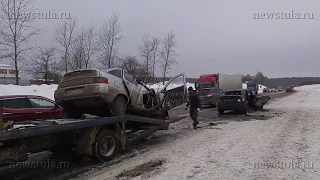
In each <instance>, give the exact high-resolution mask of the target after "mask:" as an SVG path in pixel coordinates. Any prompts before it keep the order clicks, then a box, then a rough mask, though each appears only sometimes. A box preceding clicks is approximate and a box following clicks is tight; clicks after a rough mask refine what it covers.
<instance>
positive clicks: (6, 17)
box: [0, 0, 40, 84]
mask: <svg viewBox="0 0 320 180" xmlns="http://www.w3.org/2000/svg"><path fill="white" fill-rule="evenodd" d="M0 3H1V4H0V45H1V46H3V47H4V50H5V51H6V55H4V57H9V59H11V60H12V61H13V64H14V68H15V76H16V84H19V70H20V69H21V66H20V63H23V62H24V57H25V56H24V55H25V53H26V52H27V51H29V50H31V49H32V48H31V47H30V46H29V45H28V43H29V42H30V40H31V39H32V38H33V37H34V36H36V35H37V34H39V33H40V31H39V30H38V29H37V28H35V27H33V26H32V19H31V18H30V16H28V15H29V14H31V13H33V12H34V9H33V0H1V1H0Z"/></svg>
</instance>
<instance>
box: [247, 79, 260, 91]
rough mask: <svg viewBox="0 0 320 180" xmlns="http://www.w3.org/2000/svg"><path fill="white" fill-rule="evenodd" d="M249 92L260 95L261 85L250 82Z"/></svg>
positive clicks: (248, 85) (248, 84)
mask: <svg viewBox="0 0 320 180" xmlns="http://www.w3.org/2000/svg"><path fill="white" fill-rule="evenodd" d="M247 90H248V91H252V92H254V93H255V94H258V91H259V84H258V83H256V82H248V83H247Z"/></svg>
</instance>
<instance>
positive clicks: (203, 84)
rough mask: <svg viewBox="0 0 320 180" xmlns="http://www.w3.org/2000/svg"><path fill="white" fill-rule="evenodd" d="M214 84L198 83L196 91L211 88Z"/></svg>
mask: <svg viewBox="0 0 320 180" xmlns="http://www.w3.org/2000/svg"><path fill="white" fill-rule="evenodd" d="M212 84H213V83H212V82H197V83H195V86H196V89H201V88H210V87H213V85H212Z"/></svg>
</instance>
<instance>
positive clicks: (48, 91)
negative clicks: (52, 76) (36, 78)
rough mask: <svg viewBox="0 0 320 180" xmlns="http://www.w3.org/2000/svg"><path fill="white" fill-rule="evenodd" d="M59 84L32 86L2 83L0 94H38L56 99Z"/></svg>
mask: <svg viewBox="0 0 320 180" xmlns="http://www.w3.org/2000/svg"><path fill="white" fill-rule="evenodd" d="M57 87H58V85H55V84H53V85H40V86H38V85H31V86H17V85H0V95H1V96H7V95H37V96H43V97H46V98H49V99H52V100H54V91H55V90H56V89H57Z"/></svg>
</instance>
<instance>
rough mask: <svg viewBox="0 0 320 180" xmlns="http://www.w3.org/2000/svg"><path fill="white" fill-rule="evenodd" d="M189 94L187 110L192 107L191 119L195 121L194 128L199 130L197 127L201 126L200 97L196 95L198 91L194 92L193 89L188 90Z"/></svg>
mask: <svg viewBox="0 0 320 180" xmlns="http://www.w3.org/2000/svg"><path fill="white" fill-rule="evenodd" d="M188 93H189V101H188V102H187V104H186V108H185V110H187V109H188V107H189V106H190V110H189V112H190V117H191V119H192V120H193V128H194V129H197V128H198V127H197V125H198V124H199V122H198V112H199V111H200V109H199V107H200V102H199V96H198V94H197V93H196V91H194V90H193V88H192V87H189V88H188Z"/></svg>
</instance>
